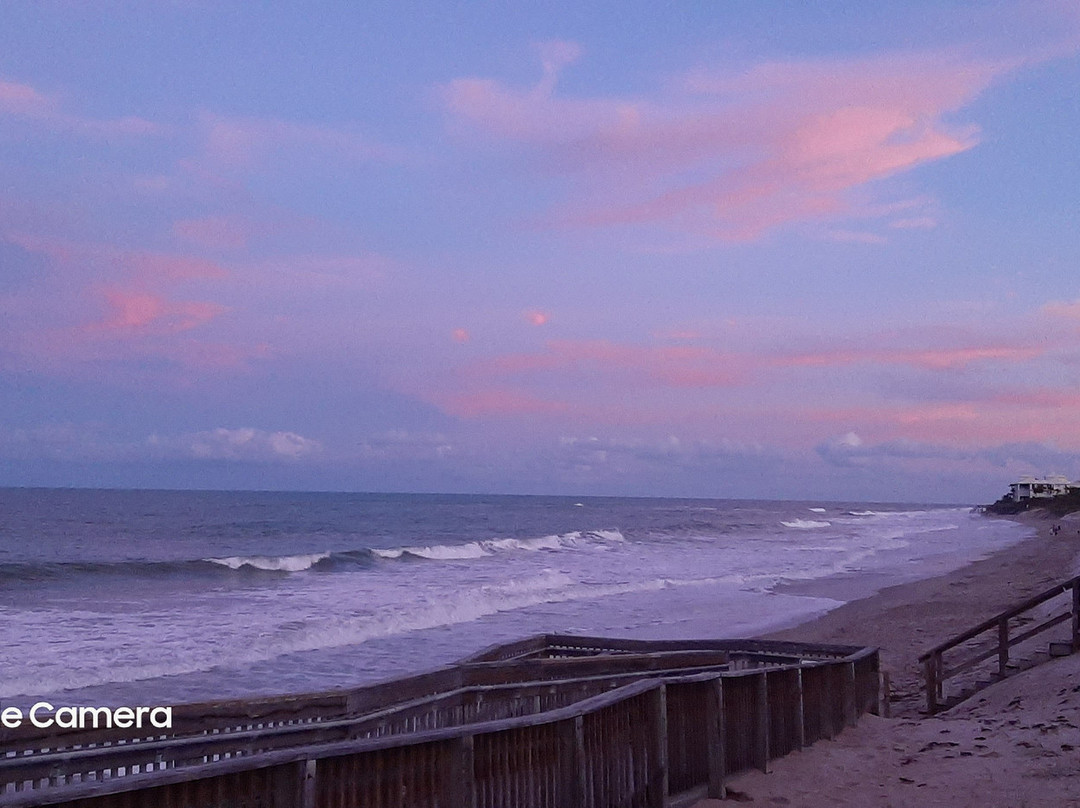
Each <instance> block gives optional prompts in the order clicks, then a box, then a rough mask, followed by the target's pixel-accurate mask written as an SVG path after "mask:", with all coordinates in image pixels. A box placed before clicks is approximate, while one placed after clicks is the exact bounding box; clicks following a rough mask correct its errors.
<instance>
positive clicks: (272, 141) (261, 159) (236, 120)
mask: <svg viewBox="0 0 1080 808" xmlns="http://www.w3.org/2000/svg"><path fill="white" fill-rule="evenodd" d="M197 128H198V131H199V138H200V142H201V150H202V153H201V155H200V156H198V157H196V158H194V159H193V160H190V161H187V163H186V165H188V167H191V168H197V169H200V170H209V171H210V172H211V173H224V174H233V173H235V172H237V171H243V170H245V169H248V168H252V167H256V166H259V165H261V164H263V163H265V162H266V161H268V160H271V159H276V160H282V159H288V160H289V161H291V162H293V163H296V162H298V161H299V162H306V161H309V160H311V159H312V158H313V157H318V158H323V159H329V160H332V161H335V162H338V161H346V162H361V163H363V162H369V161H372V160H375V161H385V160H400V159H402V157H403V153H402V152H401V150H400V149H397V148H394V147H391V146H387V145H385V144H382V143H379V142H377V141H375V140H373V139H371V138H369V137H367V136H365V135H364V134H362V133H361V132H359V131H358V130H357V129H356V128H355V127H348V126H342V127H333V126H325V125H318V124H310V123H301V122H296V121H287V120H283V119H280V118H254V117H239V116H229V115H219V114H216V113H212V112H206V111H204V112H202V113H201V114H200V115H199V121H198V127H197Z"/></svg>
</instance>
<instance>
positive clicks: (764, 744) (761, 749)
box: [754, 673, 770, 774]
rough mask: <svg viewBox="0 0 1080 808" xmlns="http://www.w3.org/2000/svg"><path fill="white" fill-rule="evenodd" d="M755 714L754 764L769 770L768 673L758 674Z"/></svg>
mask: <svg viewBox="0 0 1080 808" xmlns="http://www.w3.org/2000/svg"><path fill="white" fill-rule="evenodd" d="M755 692H756V697H757V705H756V706H757V716H756V719H757V720H756V724H757V726H756V728H755V735H756V737H755V741H756V743H755V745H754V746H755V749H754V751H755V757H756V761H755V763H756V766H757V768H758V769H760V770H761V771H763V772H765V773H766V774H768V772H769V723H770V722H769V678H768V674H766V673H761V674H758V678H757V682H756V689H755Z"/></svg>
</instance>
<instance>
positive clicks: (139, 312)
mask: <svg viewBox="0 0 1080 808" xmlns="http://www.w3.org/2000/svg"><path fill="white" fill-rule="evenodd" d="M103 295H104V297H105V301H106V302H107V303H108V306H109V309H110V313H109V315H108V316H107V317H106V318H105V319H104V320H103V321H102V322H100V323H95V324H93V325H91V326H88V327H87V329H86V331H87V333H98V332H105V333H111V334H116V335H138V334H147V333H154V334H178V333H180V332H183V331H189V330H191V329H193V328H196V327H198V326H200V325H203V324H204V323H208V322H210V321H211V320H213V319H214V318H215V317H217V316H218V315H220V314H223V313H224V312H225V311H227V309H226V308H225V307H224V306H220V305H218V304H216V303H207V302H199V301H191V300H184V301H177V300H167V299H165V298H164V297H161V296H160V295H154V294H149V293H146V292H137V291H128V290H123V289H106V290H105V291H104V293H103Z"/></svg>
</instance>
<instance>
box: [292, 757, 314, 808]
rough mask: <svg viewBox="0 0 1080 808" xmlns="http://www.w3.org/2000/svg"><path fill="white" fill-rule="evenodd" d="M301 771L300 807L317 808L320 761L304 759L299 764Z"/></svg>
mask: <svg viewBox="0 0 1080 808" xmlns="http://www.w3.org/2000/svg"><path fill="white" fill-rule="evenodd" d="M297 768H298V770H299V772H300V808H315V787H316V785H317V781H316V777H317V776H318V761H317V760H304V761H301V762H300V764H299V765H298V766H297Z"/></svg>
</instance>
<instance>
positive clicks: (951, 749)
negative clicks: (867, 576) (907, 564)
mask: <svg viewBox="0 0 1080 808" xmlns="http://www.w3.org/2000/svg"><path fill="white" fill-rule="evenodd" d="M1018 518H1019V519H1021V520H1022V521H1023V522H1024V523H1025V524H1027V525H1030V526H1031V527H1033V528H1035V529H1036V534H1035V535H1034V536H1033V537H1032V538H1030V539H1027V540H1025V541H1023V542H1021V543H1019V544H1017V545H1014V546H1013V547H1010V548H1008V549H1006V550H1003V551H1001V552H998V553H996V554H995V555H993V556H991V557H989V558H986V559H984V560H981V561H978V562H975V563H973V564H970V565H968V566H966V567H963V568H961V569H959V570H956V571H955V572H952V573H950V574H948V575H944V576H941V577H938V578H932V579H927V580H922V581H916V582H913V583H909V584H903V585H900V586H895V587H891V588H888V589H884V590H882V591H880V592H878V593H876V594H874V595H871V596H869V597H865V598H862V599H860V600H855V601H852V602H850V603H848V604H846V605H845V606H843V607H841V608H839V609H836V610H834V611H832V612H830V613H828V614H826V615H824V616H823V617H820V618H818V619H816V620H813V621H811V622H808V623H804V624H802V625H799V626H797V627H794V628H790V629H786V630H784V631H782V632H778V633H776V634H773V635H771V636H772V637H774V638H776V639H791V640H802V641H820V642H841V643H850V644H859V645H876V646H879V647H880V648H881V660H882V669H883V670H886V671H888V672H889V674H890V678H891V680H892V700H891V713H892V717H891V718H879V717H876V716H866V717H864V718H863V719H861V720H860V723H859V726H858V727H856V728H852V729H848V730H846V731H845V732H843V733H842V734H841V735H840V736H839V737H837V738H836V739H834V740H832V741H820V742H818V743H816V744H814V746H812V747H810V748H808V749H806V750H804V751H802V752H796V753H794V754H792V755H789V756H787V757H785V758H783V759H780V760H777V761H774V762H773V764H772V766H771V771H770V772H769V773H768V774H765V773H762V772H749V773H746V774H743V775H741V776H739V777H737V778H734V779H733V780H732V781H731V782H730V784H729V785H730V789H731V795H730V797H729V799H738V800H743V801H753V802H756V803H761V804H766V805H787V806H838V805H839V806H896V807H897V808H900V807H902V806H913V807H914V806H939V805H940V806H969V805H970V806H980V808H987V806H1000V807H1001V808H1023V807H1025V806H1027V807H1030V808H1036V806H1077V805H1080V657H1078V656H1073V657H1065V658H1061V659H1056V660H1052V661H1050V662H1046V663H1045V664H1043V665H1040V666H1038V667H1036V668H1033V669H1032V670H1029V671H1026V672H1023V673H1019V674H1016V675H1014V676H1012V677H1010V678H1008V679H1006V680H1005V681H1003V682H1000V683H998V684H996V685H993V686H991V687H988V688H986V689H985V690H983V691H981V692H980V693H978V694H977V695H976V696H975V697H973V698H972V699H970V700H968V701H967V702H964V703H962V704H960V705H958V706H957V707H955V708H953V709H952V710H950V711H948V712H946V713H941V714H939V715H938V716H936V717H934V718H926V717H923V716H921V715H920V710H921V709H923V707H924V698H925V697H924V695H923V693H922V691H921V689H920V684H921V676H922V674H921V669H920V667H919V665H918V661H917V659H918V656H919V654H921V653H923V652H924V651H926V650H928V649H929V648H931V647H933V646H934V645H936V644H938V643H940V642H942V641H945V640H947V639H949V638H950V637H951V636H953V635H955V634H957V633H959V632H960V631H962V630H964V629H966V628H969V627H971V626H973V625H975V624H977V623H979V622H981V621H983V620H985V619H986V618H988V617H991V616H993V615H994V614H995V613H997V612H1000V611H1002V610H1003V609H1006V608H1008V607H1009V606H1011V605H1013V604H1015V603H1017V602H1019V601H1022V600H1024V599H1025V598H1027V597H1030V596H1031V595H1034V594H1037V593H1039V592H1041V591H1043V590H1045V589H1047V588H1048V587H1049V586H1051V585H1053V584H1054V583H1055V582H1057V581H1060V580H1064V579H1066V578H1069V577H1071V576H1072V575H1075V574H1077V557H1078V554H1080V516H1076V515H1074V516H1072V517H1067V518H1065V519H1064V520H1060V519H1059V520H1051V519H1050V518H1049V517H1047V516H1045V515H1042V514H1039V513H1032V514H1028V515H1024V516H1022V517H1018ZM1054 524H1060V525H1061V526H1062V530H1061V531H1060V533H1058V534H1057V535H1053V534H1052V533H1051V526H1052V525H1054ZM832 583H833V584H834V585H835V584H837V583H840V584H842V581H841V582H836V581H834V582H832ZM829 585H830V584H829V583H828V582H826V583H825V584H822V586H823V587H828V586H829ZM834 591H835V590H834ZM1045 643H1046V641H1045V639H1043V640H1041V644H1042V645H1043V646H1045ZM719 804H721V803H719V802H717V801H711V800H706V801H703V802H701V803H699V806H700V808H707V806H711V805H719Z"/></svg>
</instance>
